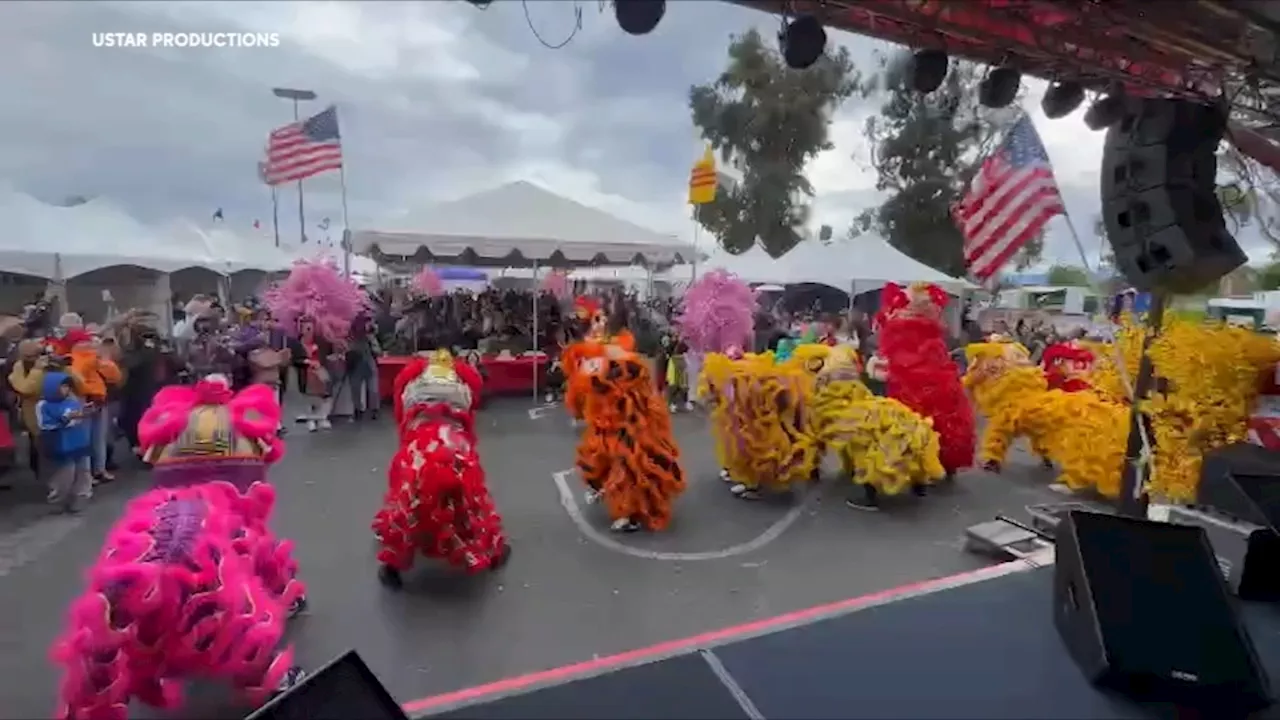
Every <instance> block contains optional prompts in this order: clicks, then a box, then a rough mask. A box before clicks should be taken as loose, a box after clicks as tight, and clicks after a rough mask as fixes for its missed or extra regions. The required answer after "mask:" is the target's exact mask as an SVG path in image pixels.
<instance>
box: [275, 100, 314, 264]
mask: <svg viewBox="0 0 1280 720" xmlns="http://www.w3.org/2000/svg"><path fill="white" fill-rule="evenodd" d="M271 93H272V94H273V95H275V96H276V97H278V98H284V99H285V100H292V101H293V121H294V122H297V121H298V120H299V119H300V118H299V116H298V101H299V100H315V99H316V94H315V93H314V92H312V91H310V90H295V89H293V88H272V89H271ZM298 242H299V243H301V244H306V242H307V214H306V211H305V210H304V205H303V201H302V181H301V180H299V181H298Z"/></svg>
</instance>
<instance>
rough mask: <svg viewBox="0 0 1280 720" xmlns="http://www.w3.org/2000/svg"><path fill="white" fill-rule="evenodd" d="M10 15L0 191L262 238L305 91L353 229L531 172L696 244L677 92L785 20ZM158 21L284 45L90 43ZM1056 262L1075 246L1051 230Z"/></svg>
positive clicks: (688, 138)
mask: <svg viewBox="0 0 1280 720" xmlns="http://www.w3.org/2000/svg"><path fill="white" fill-rule="evenodd" d="M526 11H527V13H528V19H526ZM3 15H4V18H5V23H3V24H0V48H3V50H0V53H3V55H4V57H5V59H6V62H5V65H6V67H8V68H9V70H10V71H9V72H6V73H0V96H2V97H4V98H5V112H3V113H0V182H7V183H10V184H12V185H14V186H16V187H18V188H20V189H22V190H25V191H28V192H30V193H32V194H35V195H37V196H38V197H41V198H44V199H50V200H58V199H61V198H64V197H67V196H70V195H85V196H99V197H106V198H110V199H111V200H113V201H115V202H116V203H118V204H120V205H122V206H124V207H125V208H126V209H128V210H129V211H130V212H132V213H133V214H135V215H136V216H138V217H139V218H140V219H143V220H146V221H156V222H159V221H164V220H168V219H171V218H173V217H176V216H184V217H188V218H191V219H194V220H197V221H202V222H207V221H208V219H209V218H210V217H211V215H212V213H213V211H214V210H215V209H216V208H219V207H221V208H223V209H224V212H225V217H226V222H227V223H228V224H229V225H238V226H241V227H243V228H244V229H245V231H246V232H251V231H252V229H251V226H252V223H253V221H254V220H255V219H260V220H261V221H262V226H263V228H264V232H266V230H265V229H266V228H269V227H270V216H271V203H270V193H269V192H268V191H267V190H266V189H265V188H264V187H263V186H262V185H260V184H259V183H258V182H257V178H256V163H257V161H258V160H259V159H260V158H261V149H262V146H263V143H264V140H265V136H266V133H267V132H268V130H270V129H271V128H272V127H274V126H276V125H279V124H282V123H284V122H287V121H289V120H291V119H292V109H291V107H290V106H289V104H287V103H286V102H285V101H283V100H279V99H277V98H275V97H273V96H272V93H271V88H272V87H279V86H285V87H295V88H305V89H310V90H314V91H315V92H316V93H317V94H318V95H319V97H320V99H319V100H318V101H317V102H316V103H314V104H312V106H311V108H310V109H312V110H319V109H321V108H322V107H323V105H325V104H328V103H336V104H337V105H338V106H339V112H340V115H341V121H342V132H343V142H344V147H345V152H346V158H347V168H348V172H347V185H348V191H349V206H350V215H351V225H352V226H353V227H357V228H367V227H376V226H378V225H379V224H380V223H383V224H387V223H391V222H393V221H394V220H395V219H396V218H397V217H401V216H404V215H405V214H420V213H421V211H422V209H423V208H424V207H426V206H428V205H429V204H430V203H432V202H434V201H439V200H447V199H453V198H457V197H461V196H464V195H467V194H469V193H471V192H475V191H477V190H482V189H487V188H491V187H494V186H497V185H500V184H502V183H505V182H509V181H513V180H519V179H525V180H530V181H533V182H535V183H538V184H540V185H543V186H544V187H547V188H548V189H551V190H553V191H555V192H557V193H560V194H562V195H565V196H567V197H570V198H572V199H574V200H577V201H579V202H582V203H584V204H587V205H593V206H597V207H600V208H601V209H605V210H607V211H609V212H613V213H615V214H617V215H619V216H621V217H624V218H626V219H628V220H631V221H633V222H636V223H639V224H642V225H645V226H648V227H651V228H653V229H656V230H659V231H663V232H670V233H674V234H678V235H681V236H683V237H691V236H692V227H691V224H690V222H689V221H688V219H687V218H688V211H687V208H686V206H685V205H684V195H685V183H686V181H687V180H686V179H687V173H688V171H689V166H690V164H691V162H692V161H693V160H694V159H695V158H696V157H697V156H698V154H699V152H700V148H701V143H700V142H699V139H698V136H697V133H696V131H695V130H694V128H693V126H692V124H691V123H690V120H689V114H688V110H687V107H686V95H687V91H688V88H689V86H690V85H692V84H695V83H701V82H706V81H707V80H709V79H711V78H713V77H714V76H715V75H716V74H717V73H718V72H719V71H720V70H721V69H722V67H723V64H724V53H725V48H726V45H727V43H728V40H729V37H730V35H732V34H736V33H741V32H743V31H744V30H746V29H748V28H751V27H757V28H759V29H760V30H761V31H762V32H763V33H764V34H765V35H766V36H771V35H773V34H775V33H776V30H777V24H778V20H777V19H776V18H775V17H773V16H770V15H766V14H763V13H758V12H755V11H752V10H746V9H743V8H740V7H737V6H733V5H729V4H726V3H719V2H680V3H674V4H672V5H671V6H670V7H669V9H668V11H667V16H666V18H665V19H664V21H663V22H662V24H661V25H660V26H659V28H658V29H657V31H655V32H654V33H653V34H651V35H649V36H645V37H639V38H637V37H630V36H627V35H625V34H624V33H623V32H622V31H621V30H619V29H618V27H617V25H616V23H615V22H614V20H613V18H612V14H611V13H605V14H602V13H601V12H600V11H599V8H598V3H596V2H585V3H582V4H581V25H582V27H581V30H580V31H579V32H578V34H577V36H576V37H575V38H574V39H573V41H572V42H570V43H569V44H568V45H567V46H566V47H564V48H562V49H559V50H553V49H549V48H547V47H545V46H544V45H543V44H542V43H541V42H540V41H539V39H538V37H537V35H535V29H536V33H537V34H538V35H541V37H542V38H543V39H544V40H545V41H547V42H549V43H552V44H555V43H559V42H561V41H562V40H563V39H564V38H565V37H566V36H567V35H568V34H569V33H570V31H572V29H573V27H574V24H575V5H574V4H573V3H570V2H534V3H529V4H528V5H527V6H522V4H521V3H518V2H511V1H508V0H498V1H497V2H495V3H493V5H492V6H491V7H490V8H489V9H487V10H485V11H481V10H478V9H476V8H474V7H472V6H471V5H468V4H466V3H462V2H421V3H419V2H393V3H385V4H384V3H379V2H359V3H337V2H274V3H253V2H234V3H201V2H174V3H169V2H140V3H111V2H98V3H44V2H42V3H30V4H24V3H12V4H6V5H5V9H4V13H3ZM531 26H532V28H533V29H531ZM170 30H173V31H200V32H214V31H239V30H249V31H265V32H278V33H279V34H280V37H281V45H280V47H277V48H255V49H245V48H236V49H168V50H165V49H119V48H110V49H107V48H95V47H93V46H92V43H91V37H92V33H94V32H146V33H148V34H149V33H152V32H165V31H170ZM833 39H835V40H836V41H838V42H840V43H842V44H844V45H846V46H847V47H849V49H850V50H851V52H852V53H853V55H854V57H855V59H857V60H858V61H860V62H861V63H863V64H864V65H865V66H867V67H870V65H871V58H872V56H873V53H874V52H875V51H877V50H885V49H888V48H889V47H890V46H888V45H887V44H885V43H882V42H880V41H876V40H871V39H867V38H862V37H858V36H850V35H845V34H843V33H837V34H833ZM14 68H21V69H22V72H13V69H14ZM1042 91H1043V86H1042V85H1041V84H1038V83H1037V84H1035V86H1033V87H1032V92H1031V93H1030V97H1029V99H1028V107H1029V108H1031V109H1032V112H1033V113H1034V114H1035V116H1036V119H1037V125H1038V127H1039V129H1040V133H1041V135H1042V136H1043V138H1044V140H1045V143H1046V145H1047V147H1048V150H1049V154H1050V156H1051V157H1052V159H1053V162H1054V165H1055V168H1056V171H1057V175H1058V179H1059V182H1060V184H1061V186H1062V188H1063V192H1064V195H1065V197H1066V199H1067V204H1068V206H1069V208H1070V210H1071V213H1072V215H1073V217H1074V218H1076V223H1077V225H1078V226H1079V227H1080V229H1081V231H1082V232H1083V233H1084V234H1085V235H1086V236H1091V235H1092V230H1091V228H1092V218H1093V217H1094V215H1095V214H1096V213H1097V210H1098V199H1097V198H1098V189H1097V172H1098V170H1097V169H1098V165H1099V161H1100V158H1101V151H1102V150H1101V149H1102V139H1103V138H1102V135H1101V134H1098V133H1091V132H1089V131H1088V130H1087V129H1086V128H1085V127H1084V125H1083V123H1082V122H1081V121H1080V119H1079V117H1071V118H1067V119H1063V120H1056V121H1050V120H1046V119H1044V117H1043V116H1042V115H1040V113H1039V110H1038V106H1039V97H1040V93H1041V92H1042ZM874 110H875V104H874V103H871V104H859V103H852V102H851V103H849V104H848V105H847V106H846V107H844V108H842V109H841V111H840V113H839V114H838V115H837V117H836V118H835V121H834V123H833V127H832V131H833V138H834V140H835V143H836V148H835V149H834V150H832V151H830V152H829V153H827V154H825V155H824V156H822V157H820V158H818V159H817V160H816V161H815V162H814V163H813V166H812V167H811V168H810V171H809V173H810V177H811V179H812V180H813V183H814V186H815V187H816V189H817V192H818V197H817V200H816V213H815V225H817V224H830V225H832V226H833V227H835V228H836V230H837V235H843V231H844V229H845V228H847V226H848V224H849V221H850V219H851V218H853V217H854V216H855V215H856V214H857V213H859V212H860V211H861V210H863V209H864V208H867V207H872V206H874V205H875V204H876V203H877V196H876V193H875V191H874V187H873V185H874V177H873V175H872V173H870V172H869V171H868V169H867V168H866V159H867V153H866V147H865V144H864V142H863V140H862V132H861V131H862V124H863V119H864V118H865V117H866V116H867V115H868V114H869V113H871V112H874ZM306 111H307V108H305V107H304V113H305V112H306ZM306 188H307V189H306V202H307V211H306V216H307V222H308V225H311V226H313V227H314V226H315V225H316V224H318V223H319V222H320V221H321V219H322V218H325V217H328V218H331V219H332V223H333V225H334V226H335V228H336V227H338V226H340V223H341V217H342V211H341V204H340V202H339V197H340V194H339V182H338V177H337V175H336V174H331V175H329V176H325V177H321V178H316V179H314V180H310V181H308V182H307V184H306ZM296 203H297V197H296V193H295V192H294V191H293V189H291V188H290V189H286V190H283V191H282V195H281V213H280V215H281V218H280V222H281V232H282V234H283V235H285V236H287V237H293V236H296V234H297V231H298V219H297V211H296ZM309 234H312V235H317V234H320V231H319V230H310V231H309ZM854 242H856V241H854ZM1088 242H1090V243H1093V242H1095V241H1092V240H1091V239H1090V240H1088ZM1092 250H1096V247H1095V248H1091V251H1092ZM1048 254H1049V255H1050V256H1051V258H1052V259H1057V260H1063V261H1072V260H1073V259H1075V258H1077V255H1076V251H1075V249H1074V246H1073V245H1072V243H1071V241H1070V240H1069V235H1068V233H1067V232H1066V228H1065V225H1064V224H1063V223H1062V222H1061V221H1055V223H1054V225H1053V235H1052V238H1051V242H1050V244H1049V251H1048Z"/></svg>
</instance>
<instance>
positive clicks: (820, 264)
mask: <svg viewBox="0 0 1280 720" xmlns="http://www.w3.org/2000/svg"><path fill="white" fill-rule="evenodd" d="M713 268H724V269H726V270H729V271H731V272H733V273H735V274H737V275H738V276H739V277H741V278H742V279H743V280H746V281H747V282H752V283H776V284H779V285H796V284H800V283H820V284H822V285H829V286H831V287H834V288H837V289H840V290H844V291H845V292H848V291H849V290H850V289H852V290H854V292H857V293H862V292H868V291H871V290H878V289H880V288H881V287H884V285H885V284H886V283H891V282H897V283H913V282H931V283H937V284H938V285H941V286H944V287H946V288H948V289H951V290H956V289H960V288H963V287H969V286H970V285H969V283H967V282H965V281H964V280H958V279H956V278H953V277H951V276H949V275H945V274H943V273H941V272H938V271H937V270H934V269H933V268H931V267H929V266H928V265H925V264H924V263H921V262H919V261H917V260H913V259H912V258H909V257H907V256H906V255H904V254H903V253H902V252H901V251H899V250H896V249H895V248H893V247H892V246H890V245H889V243H888V242H887V241H885V240H884V238H881V237H879V236H876V235H862V236H860V237H858V238H855V239H851V240H842V241H837V242H834V243H831V244H829V245H828V244H824V243H821V242H819V241H817V240H806V241H804V242H802V243H800V244H799V245H797V246H796V247H795V248H793V249H792V250H791V251H790V252H788V253H787V254H786V255H783V256H782V257H781V258H779V259H777V260H774V259H773V258H771V257H769V255H768V254H767V253H765V251H764V250H761V249H760V248H758V247H756V248H752V249H751V250H748V251H747V252H745V253H743V254H742V255H730V254H728V253H725V252H723V251H718V252H716V253H714V254H713V255H712V256H711V258H710V259H709V260H708V261H707V262H706V263H705V264H702V265H699V267H698V272H699V273H701V272H702V271H703V270H704V269H707V270H710V269H713ZM690 272H691V268H690V267H689V266H687V265H684V266H678V267H673V268H671V270H670V271H669V272H668V273H667V276H668V277H669V278H671V279H672V280H673V281H676V282H687V281H688V280H689V277H690Z"/></svg>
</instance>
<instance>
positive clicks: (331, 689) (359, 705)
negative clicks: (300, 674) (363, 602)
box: [245, 650, 409, 720]
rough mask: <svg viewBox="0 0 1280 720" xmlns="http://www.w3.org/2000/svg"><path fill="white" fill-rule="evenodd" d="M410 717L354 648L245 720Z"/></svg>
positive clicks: (397, 719)
mask: <svg viewBox="0 0 1280 720" xmlns="http://www.w3.org/2000/svg"><path fill="white" fill-rule="evenodd" d="M356 718H358V719H359V720H409V718H408V716H407V715H405V713H404V710H403V709H401V707H400V703H398V702H396V701H395V698H393V697H391V693H389V692H387V689H386V688H385V687H384V686H383V685H382V683H381V682H379V680H378V678H377V676H375V675H374V674H373V671H372V670H370V669H369V666H368V665H366V664H365V662H364V660H362V659H360V656H359V655H358V654H356V651H355V650H348V651H347V652H346V653H345V654H344V655H342V656H341V657H339V658H338V659H336V660H333V661H331V662H330V663H329V664H328V665H325V666H324V667H322V668H320V669H319V670H317V671H315V672H314V673H312V674H311V675H308V676H307V677H306V678H305V679H303V681H302V682H300V683H298V684H297V685H296V686H294V687H293V688H292V689H290V690H289V691H288V692H286V693H284V694H282V695H280V696H278V697H276V698H274V699H273V700H271V702H269V703H267V704H266V705H263V706H262V707H261V708H259V709H258V710H257V711H256V712H254V713H253V714H252V715H250V716H249V717H247V718H246V719H245V720H355V719H356Z"/></svg>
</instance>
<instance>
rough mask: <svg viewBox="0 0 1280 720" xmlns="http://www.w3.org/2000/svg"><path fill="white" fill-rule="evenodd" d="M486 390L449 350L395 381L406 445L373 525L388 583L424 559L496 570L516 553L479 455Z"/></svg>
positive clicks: (395, 460)
mask: <svg viewBox="0 0 1280 720" xmlns="http://www.w3.org/2000/svg"><path fill="white" fill-rule="evenodd" d="M480 389H481V380H480V375H479V373H478V372H476V370H475V369H474V368H472V367H471V366H470V365H468V364H467V363H465V362H455V361H454V358H453V357H452V356H451V355H450V354H449V353H448V351H440V352H438V353H437V354H436V355H435V356H433V357H432V358H430V359H427V358H418V359H416V360H414V361H413V362H411V363H409V365H407V366H406V367H405V368H404V369H403V370H401V371H400V374H399V375H398V376H397V377H396V383H395V391H396V398H395V410H396V421H397V423H398V425H399V432H400V446H399V448H398V449H397V450H396V454H395V456H394V457H392V460H391V468H390V470H389V471H388V474H387V492H386V496H385V498H384V500H383V506H382V509H380V510H379V511H378V513H377V515H376V516H375V517H374V520H373V532H374V535H375V536H376V537H377V539H378V542H379V544H380V545H381V549H380V550H379V552H378V563H379V564H380V566H381V567H380V571H379V572H380V577H381V579H382V581H383V582H384V584H387V585H388V586H391V587H399V586H400V583H401V580H400V573H401V572H403V571H405V570H408V569H409V568H410V567H412V566H413V561H414V558H415V557H416V556H417V555H418V554H422V555H424V556H426V557H429V558H440V559H443V560H445V561H446V562H448V563H449V564H450V565H452V566H454V567H457V568H460V569H462V570H465V571H467V572H470V573H478V572H482V571H484V570H496V569H498V568H500V567H502V566H503V565H504V564H505V563H506V561H507V558H508V557H509V556H510V554H511V546H510V544H509V543H508V542H507V538H506V535H505V534H504V533H503V531H502V518H501V516H500V515H499V514H498V511H497V509H496V508H495V506H494V503H493V498H492V496H490V494H489V488H488V485H487V484H486V482H485V474H484V468H483V467H482V466H481V464H480V456H479V454H478V453H477V451H476V435H475V403H477V402H478V401H479V398H480Z"/></svg>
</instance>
